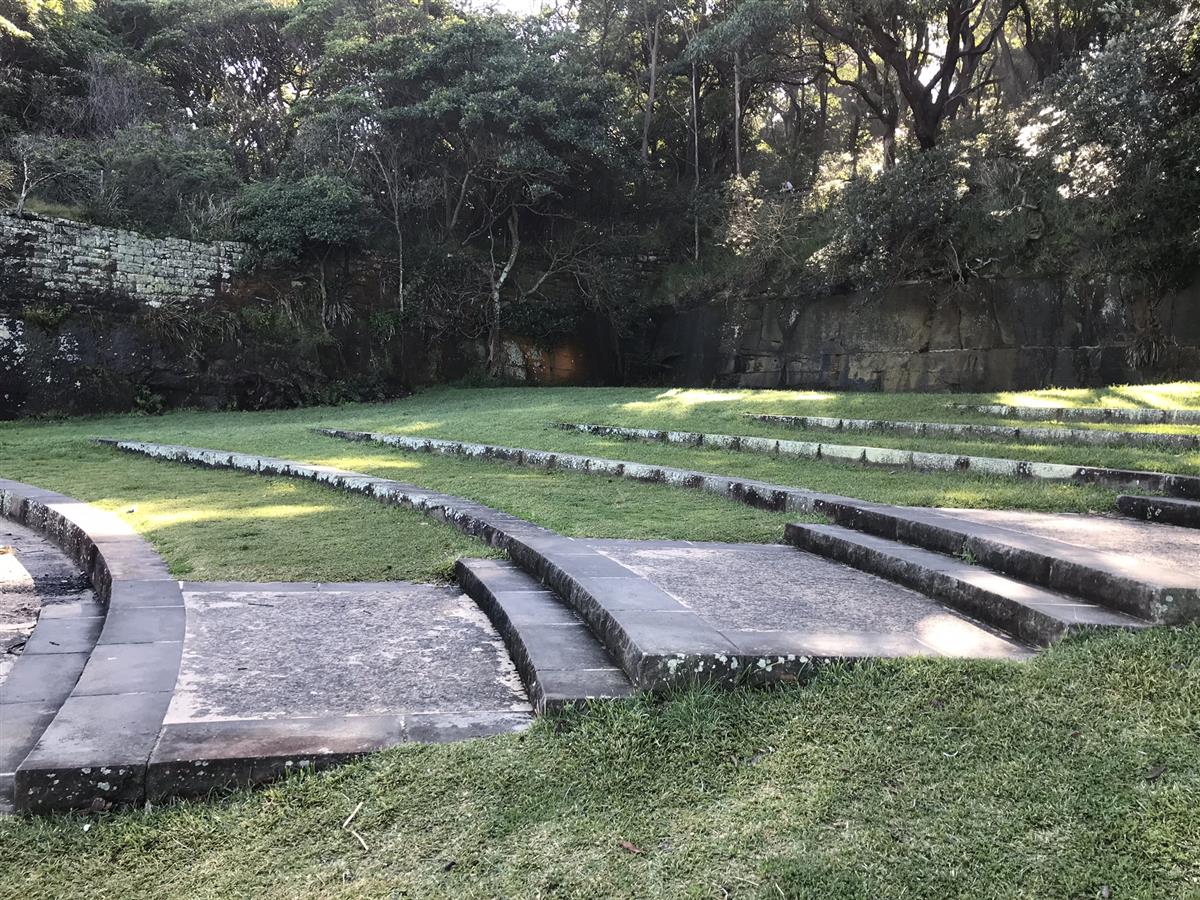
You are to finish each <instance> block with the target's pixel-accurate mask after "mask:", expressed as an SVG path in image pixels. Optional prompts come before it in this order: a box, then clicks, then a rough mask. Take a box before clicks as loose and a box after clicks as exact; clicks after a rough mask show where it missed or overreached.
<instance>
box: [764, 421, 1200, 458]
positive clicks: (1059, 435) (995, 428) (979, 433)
mask: <svg viewBox="0 0 1200 900" xmlns="http://www.w3.org/2000/svg"><path fill="white" fill-rule="evenodd" d="M747 417H748V418H750V419H752V420H754V421H757V422H763V423H765V424H767V425H781V426H783V427H785V428H797V429H805V430H813V431H817V430H820V431H838V432H858V433H865V434H884V435H887V434H901V435H910V436H913V437H941V438H947V439H949V440H960V441H969V440H991V441H1009V442H1024V443H1049V444H1065V445H1070V444H1082V445H1085V446H1100V447H1104V446H1115V447H1151V448H1158V449H1164V448H1171V449H1176V450H1194V449H1196V448H1197V447H1200V435H1191V434H1155V433H1152V432H1142V431H1099V430H1091V429H1084V428H1039V427H1024V426H1015V425H977V424H970V423H954V422H890V421H884V420H876V419H838V418H829V417H826V416H779V415H756V414H752V413H748V414H747Z"/></svg>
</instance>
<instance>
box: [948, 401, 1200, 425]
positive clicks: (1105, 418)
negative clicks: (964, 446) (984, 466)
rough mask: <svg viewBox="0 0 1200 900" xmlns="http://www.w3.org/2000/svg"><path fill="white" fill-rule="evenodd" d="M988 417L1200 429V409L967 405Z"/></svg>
mask: <svg viewBox="0 0 1200 900" xmlns="http://www.w3.org/2000/svg"><path fill="white" fill-rule="evenodd" d="M954 406H956V407H957V408H958V409H968V410H970V411H972V412H977V413H982V414H983V415H987V416H997V417H999V418H1002V419H1025V420H1029V421H1037V422H1122V423H1126V424H1137V425H1200V409H1122V408H1119V407H1108V406H1005V405H1002V404H985V405H964V404H954Z"/></svg>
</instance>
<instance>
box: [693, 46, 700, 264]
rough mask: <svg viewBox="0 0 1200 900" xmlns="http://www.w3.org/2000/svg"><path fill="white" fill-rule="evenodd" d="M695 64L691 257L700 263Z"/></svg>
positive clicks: (697, 76) (698, 148)
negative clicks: (692, 238) (692, 239)
mask: <svg viewBox="0 0 1200 900" xmlns="http://www.w3.org/2000/svg"><path fill="white" fill-rule="evenodd" d="M698 78H699V74H698V70H697V68H696V64H695V63H694V62H693V63H692V177H693V181H692V231H693V236H694V245H693V248H692V257H693V258H694V259H695V260H696V262H699V261H700V206H699V204H700V91H699V89H698V88H697V85H696V81H697V79H698Z"/></svg>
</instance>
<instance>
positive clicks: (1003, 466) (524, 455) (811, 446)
mask: <svg viewBox="0 0 1200 900" xmlns="http://www.w3.org/2000/svg"><path fill="white" fill-rule="evenodd" d="M556 427H558V428H562V429H564V430H567V431H580V432H583V433H584V434H594V435H598V436H600V437H612V438H620V439H621V440H630V441H654V442H661V443H667V444H684V445H687V446H692V447H711V448H715V449H718V450H732V451H735V452H742V453H766V454H770V455H773V456H794V457H796V458H798V459H812V460H820V461H824V462H833V463H842V464H847V465H862V466H882V467H885V468H903V469H913V470H915V471H918V472H948V473H956V474H963V473H974V474H976V475H988V476H997V477H1001V478H1023V479H1024V478H1028V479H1034V480H1038V481H1061V482H1070V483H1072V484H1098V485H1102V486H1106V487H1113V488H1123V489H1127V490H1129V489H1133V490H1139V491H1161V492H1163V493H1164V494H1170V495H1172V496H1176V497H1187V498H1191V499H1200V476H1197V475H1175V474H1172V473H1170V472H1150V471H1142V470H1137V469H1109V468H1104V467H1102V466H1078V465H1073V464H1067V463H1048V462H1035V461H1033V460H1022V459H1009V458H1007V457H994V456H963V455H960V454H956V453H932V452H927V451H922V450H901V449H897V448H894V447H867V446H860V445H857V444H840V443H832V444H831V443H826V442H818V441H789V440H782V439H777V438H765V437H753V436H750V435H740V434H713V433H708V432H700V431H661V430H657V429H652V428H626V427H624V426H620V425H593V424H589V423H586V422H561V423H558V425H557V426H556ZM324 432H325V433H327V434H333V435H335V436H340V437H350V438H351V439H369V440H376V441H382V442H383V443H387V444H391V445H393V446H396V447H401V448H403V449H406V450H419V451H424V452H429V453H458V454H468V455H474V456H492V457H495V458H500V459H513V460H516V461H518V462H520V463H522V464H524V465H542V466H547V465H549V466H553V465H555V464H562V463H564V462H567V464H568V467H572V468H577V469H587V468H588V467H589V466H590V467H592V469H593V470H595V466H596V465H602V464H603V461H596V460H595V457H586V456H573V455H570V454H550V453H545V452H541V451H528V450H523V449H521V448H516V447H493V446H489V445H481V444H465V443H463V442H461V441H439V440H437V439H434V438H411V437H405V436H402V435H370V434H364V433H356V432H333V431H331V430H329V429H325V430H324ZM355 434H360V435H361V436H360V437H358V438H354V437H353V435H355ZM608 462H609V463H610V464H611V465H613V466H621V467H625V469H627V470H629V471H636V470H637V469H641V470H645V469H647V468H649V467H647V466H644V465H639V464H636V463H625V462H620V463H618V462H615V461H611V460H610V461H608ZM661 472H662V476H663V477H662V478H661V479H660V480H664V481H666V482H668V483H679V484H687V483H689V479H695V478H705V477H710V476H707V475H706V474H705V473H697V472H693V473H689V472H687V471H686V470H680V469H667V468H662V469H661ZM618 474H620V473H618ZM625 477H638V476H637V475H628V474H626V476H625ZM643 480H645V479H643ZM701 486H703V485H701ZM705 489H707V488H705ZM777 490H786V489H781V488H779V486H777V485H764V484H758V485H756V486H755V494H756V495H759V496H764V495H770V494H772V493H773V492H776V491H777ZM788 508H793V507H792V506H791V505H789V507H788Z"/></svg>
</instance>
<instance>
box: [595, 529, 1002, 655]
mask: <svg viewBox="0 0 1200 900" xmlns="http://www.w3.org/2000/svg"><path fill="white" fill-rule="evenodd" d="M587 543H588V544H589V545H590V546H592V547H594V548H596V549H597V550H599V551H600V552H601V553H603V554H605V555H606V556H609V557H610V558H612V559H614V560H616V561H617V562H619V563H621V564H622V565H624V566H626V567H627V568H629V569H631V570H633V571H634V572H636V573H637V574H639V575H641V576H642V577H644V578H646V579H648V580H649V581H651V582H653V583H654V584H656V585H657V586H658V587H660V588H662V589H663V590H665V591H666V592H667V593H669V594H671V595H672V596H673V597H675V598H676V599H678V600H679V601H680V602H681V603H682V604H684V605H685V606H687V607H688V608H690V609H692V610H694V611H695V612H696V613H698V614H699V615H700V616H701V617H702V618H703V619H704V620H705V621H707V622H709V623H711V624H712V625H714V626H715V627H716V628H718V629H719V630H720V631H721V632H722V633H724V634H726V635H727V636H730V637H734V638H735V642H737V643H739V645H740V644H741V643H744V639H745V638H746V637H747V636H748V635H747V634H746V633H749V632H754V633H760V634H762V635H763V636H764V638H765V637H766V636H768V635H772V636H773V635H783V634H791V635H796V636H798V637H799V636H803V637H804V638H805V639H807V640H809V641H811V640H812V639H813V638H815V637H817V636H820V637H821V639H822V640H824V641H825V645H826V648H827V650H829V649H831V648H834V647H836V646H838V644H839V641H840V639H844V640H845V642H846V646H847V647H849V646H850V645H851V644H855V645H858V644H860V643H861V638H862V637H863V636H870V640H869V643H870V644H872V645H879V646H890V647H892V648H894V650H895V652H889V653H885V654H884V655H901V654H902V653H908V652H915V653H918V654H919V653H922V652H923V653H927V654H931V655H949V656H995V657H1019V656H1022V655H1024V650H1023V648H1022V647H1021V646H1020V645H1019V644H1017V643H1015V642H1013V641H1011V640H1009V639H1008V638H1006V637H1003V636H1001V635H1000V634H998V633H997V632H994V631H992V630H990V629H988V628H985V627H984V626H982V625H980V624H978V623H976V622H973V621H972V620H970V619H968V618H966V617H965V616H963V615H961V614H960V613H958V612H956V611H954V610H952V609H950V608H948V607H946V606H944V605H942V604H941V603H939V602H937V601H936V600H932V599H930V598H929V597H926V596H924V595H922V594H918V593H917V592H915V591H911V590H909V589H907V588H904V587H901V586H899V585H897V584H894V583H893V582H890V581H885V580H884V579H882V578H879V577H876V576H874V575H870V574H868V573H866V572H861V571H859V570H857V569H854V568H851V567H849V566H846V565H842V564H841V563H837V562H834V561H832V560H828V559H824V558H822V557H819V556H816V555H814V554H811V553H804V552H801V551H798V550H796V549H795V548H793V547H788V546H783V545H774V544H719V543H692V542H686V541H602V540H595V541H587ZM785 647H786V641H780V643H779V645H778V649H785ZM900 648H908V649H905V650H901V649H900ZM831 655H836V654H831ZM847 655H855V654H854V653H850V652H848V653H847Z"/></svg>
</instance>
